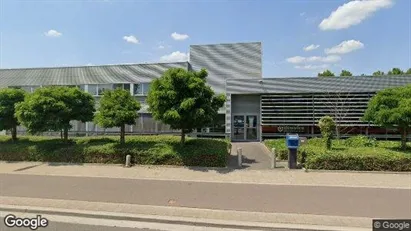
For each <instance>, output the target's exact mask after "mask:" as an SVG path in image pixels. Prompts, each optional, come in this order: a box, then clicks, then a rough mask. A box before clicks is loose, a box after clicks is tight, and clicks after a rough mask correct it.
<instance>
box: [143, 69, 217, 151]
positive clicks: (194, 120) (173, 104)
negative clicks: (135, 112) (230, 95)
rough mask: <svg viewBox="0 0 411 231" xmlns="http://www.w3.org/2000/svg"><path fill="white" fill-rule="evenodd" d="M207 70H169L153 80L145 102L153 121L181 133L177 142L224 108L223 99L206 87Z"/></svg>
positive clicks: (211, 119)
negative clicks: (167, 125) (162, 123)
mask: <svg viewBox="0 0 411 231" xmlns="http://www.w3.org/2000/svg"><path fill="white" fill-rule="evenodd" d="M207 75H208V74H207V71H206V70H205V69H202V70H201V71H199V72H194V71H187V70H184V69H182V68H171V69H169V70H167V71H166V72H165V73H164V74H163V76H161V78H158V79H155V80H153V82H152V84H151V89H150V91H149V93H148V97H147V103H148V104H149V106H150V109H149V110H150V111H151V113H152V115H153V117H154V118H155V119H156V120H160V121H162V122H164V123H165V124H169V125H170V127H171V128H172V129H180V130H181V143H182V144H184V142H185V135H186V134H187V133H190V132H191V131H193V129H196V128H201V127H204V126H207V125H209V124H211V123H212V122H213V121H214V120H215V119H216V118H217V115H218V110H219V108H221V107H222V106H223V105H224V102H225V96H224V95H215V93H214V91H213V90H212V89H211V87H210V86H208V85H207V84H206V78H207Z"/></svg>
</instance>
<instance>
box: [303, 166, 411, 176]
mask: <svg viewBox="0 0 411 231" xmlns="http://www.w3.org/2000/svg"><path fill="white" fill-rule="evenodd" d="M304 169H305V168H304ZM305 172H308V173H310V172H318V173H322V172H324V173H375V174H403V175H410V176H411V172H390V171H356V170H323V169H305Z"/></svg>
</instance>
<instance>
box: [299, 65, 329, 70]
mask: <svg viewBox="0 0 411 231" xmlns="http://www.w3.org/2000/svg"><path fill="white" fill-rule="evenodd" d="M329 66H330V65H328V64H321V65H311V64H309V65H303V66H294V68H297V69H306V70H319V69H326V68H328V67H329Z"/></svg>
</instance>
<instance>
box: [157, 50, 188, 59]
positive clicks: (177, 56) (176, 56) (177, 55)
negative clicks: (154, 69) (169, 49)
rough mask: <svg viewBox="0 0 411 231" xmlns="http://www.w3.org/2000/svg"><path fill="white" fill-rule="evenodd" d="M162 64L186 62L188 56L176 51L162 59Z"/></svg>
mask: <svg viewBox="0 0 411 231" xmlns="http://www.w3.org/2000/svg"><path fill="white" fill-rule="evenodd" d="M160 61H161V62H186V61H188V54H187V53H183V52H180V51H175V52H173V53H171V54H169V55H164V56H161V57H160Z"/></svg>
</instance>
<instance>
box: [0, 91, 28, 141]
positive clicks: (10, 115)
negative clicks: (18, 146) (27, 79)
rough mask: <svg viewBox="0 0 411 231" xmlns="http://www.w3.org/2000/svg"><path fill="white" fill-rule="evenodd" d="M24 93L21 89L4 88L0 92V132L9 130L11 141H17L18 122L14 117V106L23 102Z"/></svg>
mask: <svg viewBox="0 0 411 231" xmlns="http://www.w3.org/2000/svg"><path fill="white" fill-rule="evenodd" d="M25 95H26V92H25V91H24V90H21V89H15V88H5V89H1V90H0V131H1V130H10V131H11V139H12V140H13V141H15V140H17V126H18V125H19V121H18V120H17V118H16V116H15V106H16V104H17V103H20V102H23V101H24V97H25Z"/></svg>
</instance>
